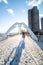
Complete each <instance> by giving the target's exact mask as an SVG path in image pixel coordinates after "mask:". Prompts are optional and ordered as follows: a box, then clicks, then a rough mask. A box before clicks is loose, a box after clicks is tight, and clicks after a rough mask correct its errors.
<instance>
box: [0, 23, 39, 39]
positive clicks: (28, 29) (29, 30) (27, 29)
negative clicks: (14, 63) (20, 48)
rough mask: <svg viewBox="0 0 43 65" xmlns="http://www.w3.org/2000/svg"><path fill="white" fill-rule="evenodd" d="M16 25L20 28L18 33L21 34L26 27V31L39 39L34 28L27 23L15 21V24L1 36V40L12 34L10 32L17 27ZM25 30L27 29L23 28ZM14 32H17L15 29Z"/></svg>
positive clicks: (33, 37)
mask: <svg viewBox="0 0 43 65" xmlns="http://www.w3.org/2000/svg"><path fill="white" fill-rule="evenodd" d="M16 27H17V28H19V30H18V34H20V33H21V31H22V30H23V28H24V29H26V32H27V33H29V34H30V36H31V37H32V39H34V40H38V39H37V37H36V35H35V34H34V33H33V32H32V30H31V29H30V28H29V27H28V26H27V25H26V24H25V23H18V22H16V23H14V24H13V25H12V26H11V27H10V28H9V29H8V30H7V31H6V32H5V33H4V35H3V36H2V37H1V39H0V40H4V39H6V37H7V36H8V35H9V34H10V32H11V31H12V30H13V29H16ZM21 27H22V29H21ZM23 31H24V32H25V30H23ZM14 32H15V31H14Z"/></svg>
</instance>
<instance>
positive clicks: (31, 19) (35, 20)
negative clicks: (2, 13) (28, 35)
mask: <svg viewBox="0 0 43 65" xmlns="http://www.w3.org/2000/svg"><path fill="white" fill-rule="evenodd" d="M28 23H29V27H30V28H31V30H32V31H33V32H34V33H36V32H38V31H39V10H38V9H37V6H34V7H33V8H32V9H30V10H28Z"/></svg>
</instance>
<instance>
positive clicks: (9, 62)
mask: <svg viewBox="0 0 43 65" xmlns="http://www.w3.org/2000/svg"><path fill="white" fill-rule="evenodd" d="M2 47H3V48H2ZM0 65H43V51H42V50H41V48H40V47H39V46H38V44H37V42H36V41H34V40H33V39H32V38H31V37H30V36H29V35H26V36H25V39H23V38H22V35H16V36H13V37H8V39H6V40H3V41H1V42H0Z"/></svg>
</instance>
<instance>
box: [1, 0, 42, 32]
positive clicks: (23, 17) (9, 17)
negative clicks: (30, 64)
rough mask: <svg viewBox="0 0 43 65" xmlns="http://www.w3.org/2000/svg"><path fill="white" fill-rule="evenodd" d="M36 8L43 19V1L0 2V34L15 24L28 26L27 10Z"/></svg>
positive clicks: (8, 0)
mask: <svg viewBox="0 0 43 65" xmlns="http://www.w3.org/2000/svg"><path fill="white" fill-rule="evenodd" d="M33 6H37V7H38V9H39V14H40V17H43V0H0V32H6V31H7V30H8V28H9V27H10V26H11V25H12V24H14V23H15V22H24V23H26V24H27V25H28V14H27V13H28V9H31V8H32V7H33Z"/></svg>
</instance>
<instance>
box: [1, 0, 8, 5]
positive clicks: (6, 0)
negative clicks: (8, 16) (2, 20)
mask: <svg viewBox="0 0 43 65" xmlns="http://www.w3.org/2000/svg"><path fill="white" fill-rule="evenodd" d="M1 2H4V3H5V4H8V0H0V3H1Z"/></svg>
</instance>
